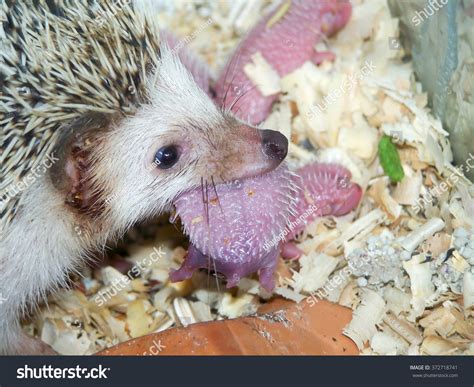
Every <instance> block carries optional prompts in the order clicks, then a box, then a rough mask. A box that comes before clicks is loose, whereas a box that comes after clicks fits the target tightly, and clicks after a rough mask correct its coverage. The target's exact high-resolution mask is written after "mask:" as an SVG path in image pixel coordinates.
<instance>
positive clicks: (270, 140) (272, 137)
mask: <svg viewBox="0 0 474 387" xmlns="http://www.w3.org/2000/svg"><path fill="white" fill-rule="evenodd" d="M262 147H263V152H264V153H265V154H266V155H267V157H268V158H269V159H271V160H275V162H277V163H278V164H279V163H280V162H282V161H283V160H284V159H285V157H286V155H287V153H288V139H287V138H286V137H285V136H284V135H283V134H281V133H280V132H277V131H276V130H269V129H263V130H262Z"/></svg>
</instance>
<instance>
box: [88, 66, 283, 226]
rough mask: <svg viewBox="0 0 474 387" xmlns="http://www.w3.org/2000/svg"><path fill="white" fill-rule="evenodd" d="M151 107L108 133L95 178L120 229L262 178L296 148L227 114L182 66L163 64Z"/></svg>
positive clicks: (152, 89)
mask: <svg viewBox="0 0 474 387" xmlns="http://www.w3.org/2000/svg"><path fill="white" fill-rule="evenodd" d="M150 95H151V97H152V98H151V102H150V103H149V104H148V105H145V106H143V107H142V108H141V109H140V110H139V111H138V112H137V114H136V115H134V116H133V117H130V118H128V119H126V120H125V121H121V122H119V123H118V124H116V126H115V127H114V128H112V130H111V132H109V133H108V134H107V136H106V137H105V139H104V142H103V144H101V145H100V147H101V151H100V154H99V156H98V157H96V162H95V164H96V167H95V174H96V176H94V180H96V182H97V184H98V185H100V186H101V187H102V188H103V195H102V196H103V197H102V200H103V201H105V202H106V208H107V209H108V212H109V213H110V215H111V218H110V219H113V221H114V223H115V225H116V226H118V227H126V226H129V225H131V224H133V223H134V222H135V221H137V220H140V219H144V218H148V217H150V216H154V215H156V214H157V213H159V212H162V211H163V210H166V209H169V206H170V204H171V203H172V202H173V201H174V200H175V199H176V198H177V196H178V195H179V194H181V193H182V192H184V191H188V190H190V189H193V188H195V187H198V186H200V185H205V186H208V187H211V188H210V189H212V185H214V184H219V183H222V182H234V181H235V180H238V179H243V178H247V177H251V176H256V175H260V174H262V173H265V172H268V171H270V170H273V169H274V168H276V167H277V166H278V165H279V164H280V162H281V161H282V160H283V159H284V158H285V156H286V153H287V146H288V142H287V140H286V138H285V137H284V136H283V135H282V134H280V133H278V132H275V131H270V130H258V129H256V128H253V127H250V126H248V125H245V124H243V123H242V122H240V121H238V120H236V119H235V118H233V117H231V116H230V115H227V114H223V113H222V112H221V111H220V109H219V108H218V107H216V106H215V105H214V103H213V102H212V100H211V99H210V98H209V97H208V96H207V95H206V93H204V92H203V91H202V90H201V89H200V88H199V87H198V86H197V85H196V83H195V82H194V80H193V79H192V77H191V75H190V74H189V73H188V72H187V71H186V70H185V69H184V67H183V66H182V65H181V64H180V63H179V62H178V61H176V60H174V59H169V60H165V61H164V62H163V65H162V67H161V68H160V71H159V73H158V74H157V75H156V76H155V77H154V78H153V80H152V83H151V86H150Z"/></svg>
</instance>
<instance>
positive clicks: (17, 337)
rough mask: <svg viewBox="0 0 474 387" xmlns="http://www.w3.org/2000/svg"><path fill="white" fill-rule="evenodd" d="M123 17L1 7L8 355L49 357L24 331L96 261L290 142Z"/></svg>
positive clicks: (85, 7)
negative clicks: (232, 110) (190, 196)
mask: <svg viewBox="0 0 474 387" xmlns="http://www.w3.org/2000/svg"><path fill="white" fill-rule="evenodd" d="M90 4H93V5H92V6H91V5H90ZM117 4H118V3H115V4H114V3H112V2H107V3H105V2H100V5H99V4H96V3H92V2H88V1H86V0H76V1H72V0H63V1H21V2H20V1H18V2H12V1H6V2H3V6H2V14H3V15H2V20H3V37H2V50H1V63H0V82H1V91H2V93H1V96H0V123H1V126H2V155H1V160H2V163H1V187H0V189H1V206H2V208H1V227H2V236H1V238H2V240H1V246H0V295H1V300H2V302H1V304H0V353H22V354H26V353H38V352H42V351H44V350H45V349H46V347H45V346H44V344H42V343H40V342H37V341H33V340H32V339H30V338H28V337H26V336H25V335H23V334H22V333H21V330H20V325H19V320H20V318H21V317H22V316H23V315H24V314H25V313H27V312H28V311H29V310H30V309H31V307H32V306H34V305H37V303H38V302H39V301H41V300H44V298H45V296H46V295H47V293H48V292H49V291H50V290H51V289H54V288H57V287H58V286H63V285H66V281H67V273H70V272H71V271H75V270H77V269H78V268H79V266H80V265H81V263H82V262H83V261H84V260H85V259H86V258H87V257H88V256H89V255H90V252H92V251H94V250H96V249H100V248H103V246H104V245H105V243H106V242H107V241H109V240H110V239H114V238H116V237H118V236H120V235H122V234H123V233H124V232H125V231H126V230H127V229H128V228H129V227H131V226H132V225H133V224H135V223H136V222H137V221H140V220H145V219H147V218H150V217H154V216H156V215H158V214H160V213H162V212H163V211H167V210H169V209H170V206H171V204H172V202H173V200H174V199H175V198H176V197H177V196H178V195H179V194H180V193H182V192H184V191H186V190H189V189H191V188H194V187H196V186H199V185H200V184H201V180H202V179H203V178H204V179H206V180H207V181H211V178H212V180H213V181H214V183H215V184H218V183H219V182H222V181H224V180H225V181H228V180H229V181H230V180H235V179H241V178H245V177H247V176H251V175H252V176H253V175H258V174H261V173H265V172H267V171H270V170H272V169H274V168H275V167H276V166H277V165H278V164H279V163H280V161H281V160H282V158H283V157H284V156H285V154H286V150H284V152H280V153H278V154H273V153H272V151H270V150H268V149H267V148H266V149H267V151H266V152H262V146H263V145H264V144H267V145H268V144H270V143H272V141H274V142H275V141H276V142H277V143H278V146H280V145H281V144H283V146H286V140H284V138H282V137H283V136H282V135H280V134H279V133H277V132H271V131H267V132H266V134H265V136H262V134H261V133H260V131H259V130H258V129H256V128H254V127H251V126H248V125H245V124H243V123H242V122H240V121H238V120H237V119H235V118H234V117H233V116H231V115H230V114H228V113H225V112H223V111H222V110H221V109H219V108H218V107H217V106H216V105H215V104H214V103H213V101H212V100H211V99H210V98H209V97H208V95H207V94H206V92H204V91H203V90H202V89H201V88H200V87H199V86H198V84H197V83H196V81H195V80H194V78H193V77H192V76H191V74H190V73H189V72H188V71H187V70H186V68H185V67H184V66H183V65H182V64H181V62H180V61H179V59H178V58H177V57H176V56H175V55H174V54H173V53H172V51H171V50H170V49H168V48H167V47H166V46H165V45H164V44H160V37H159V30H158V26H157V25H156V23H154V22H153V20H151V19H147V18H145V17H144V16H143V13H138V12H134V10H133V9H132V7H131V5H128V4H125V3H123V4H121V6H120V7H119V8H117V7H118V5H117ZM190 67H193V65H191V66H190ZM194 67H196V66H194ZM234 145H235V146H234ZM241 154H246V155H248V157H247V158H245V159H242V157H241ZM48 167H49V168H48Z"/></svg>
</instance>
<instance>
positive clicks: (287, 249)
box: [280, 242, 303, 259]
mask: <svg viewBox="0 0 474 387" xmlns="http://www.w3.org/2000/svg"><path fill="white" fill-rule="evenodd" d="M280 254H281V256H282V258H283V259H298V258H299V257H301V256H302V255H303V251H301V249H300V248H299V247H298V246H296V244H295V243H293V242H284V243H283V244H282V245H281V249H280Z"/></svg>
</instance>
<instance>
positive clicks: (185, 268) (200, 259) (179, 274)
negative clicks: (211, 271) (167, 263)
mask: <svg viewBox="0 0 474 387" xmlns="http://www.w3.org/2000/svg"><path fill="white" fill-rule="evenodd" d="M206 264H207V259H206V256H205V255H204V254H203V253H201V252H200V251H199V250H198V249H197V248H196V247H194V245H193V244H191V245H189V249H188V253H187V254H186V256H185V257H184V261H183V264H182V265H181V267H180V268H179V269H177V270H173V271H172V272H171V273H170V279H171V282H179V281H184V280H186V279H188V278H191V277H192V275H193V273H194V272H195V271H196V270H197V269H199V268H200V267H206Z"/></svg>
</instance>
